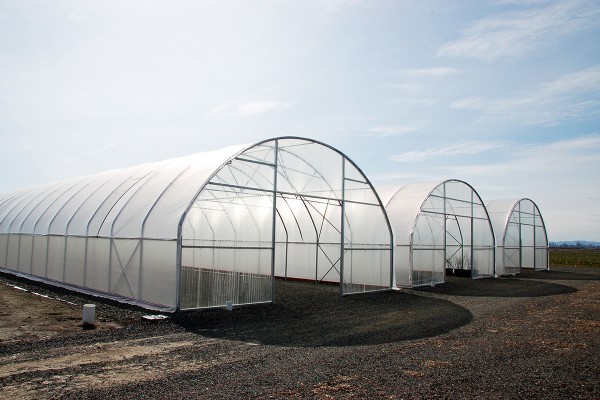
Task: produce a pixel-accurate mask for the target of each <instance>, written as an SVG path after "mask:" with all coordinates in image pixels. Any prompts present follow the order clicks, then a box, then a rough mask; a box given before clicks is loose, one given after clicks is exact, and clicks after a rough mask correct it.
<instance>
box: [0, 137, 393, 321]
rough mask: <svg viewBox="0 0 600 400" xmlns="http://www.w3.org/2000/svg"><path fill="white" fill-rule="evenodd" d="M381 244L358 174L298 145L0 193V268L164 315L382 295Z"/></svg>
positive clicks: (315, 145) (232, 150)
mask: <svg viewBox="0 0 600 400" xmlns="http://www.w3.org/2000/svg"><path fill="white" fill-rule="evenodd" d="M392 237H393V236H392V230H391V226H390V224H389V221H388V219H387V215H386V213H385V209H384V207H383V205H382V203H381V201H380V199H379V197H378V195H377V193H376V192H375V191H374V189H373V187H372V185H371V183H370V182H369V181H368V179H367V178H366V177H365V175H364V174H363V173H362V172H361V170H360V169H359V168H358V167H357V166H356V165H355V164H354V163H353V162H352V161H351V160H349V159H348V158H347V157H346V156H345V155H344V154H343V153H341V152H340V151H339V150H336V149H334V148H332V147H331V146H328V145H326V144H323V143H320V142H317V141H314V140H310V139H305V138H297V137H280V138H274V139H268V140H265V141H262V142H259V143H256V144H253V145H243V146H234V147H228V148H224V149H221V150H216V151H209V152H204V153H198V154H194V155H191V156H188V157H182V158H177V159H171V160H167V161H163V162H158V163H150V164H144V165H140V166H137V167H133V168H126V169H120V170H113V171H108V172H104V173H100V174H97V175H93V176H88V177H83V178H79V179H73V180H70V181H65V182H59V183H54V184H48V185H43V186H38V187H34V188H31V189H26V190H21V191H17V192H13V193H8V194H3V195H0V270H2V271H4V272H10V273H13V274H17V275H22V276H25V277H28V278H30V279H37V280H41V281H43V282H47V283H50V284H54V285H59V286H65V287H68V288H71V289H75V290H79V291H82V292H87V293H93V294H96V295H100V296H105V297H110V298H113V299H116V300H119V301H124V302H129V303H133V304H137V305H140V306H143V307H146V308H150V309H158V310H164V311H175V310H186V309H197V308H207V307H221V306H231V305H241V304H254V303H264V302H272V301H273V299H274V287H275V284H274V281H275V277H282V278H294V279H303V280H311V281H317V282H335V283H338V284H339V287H340V294H342V295H346V294H353V293H362V292H369V291H375V290H385V289H390V288H391V287H392V286H393V262H392V260H393V255H392V242H393V240H392Z"/></svg>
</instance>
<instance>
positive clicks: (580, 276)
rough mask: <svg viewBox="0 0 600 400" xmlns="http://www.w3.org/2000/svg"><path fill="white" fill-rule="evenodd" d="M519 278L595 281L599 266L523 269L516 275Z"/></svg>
mask: <svg viewBox="0 0 600 400" xmlns="http://www.w3.org/2000/svg"><path fill="white" fill-rule="evenodd" d="M517 277H518V278H520V279H549V280H565V281H597V280H600V268H565V267H563V268H561V270H557V271H555V270H550V271H537V272H534V271H524V272H521V273H520V274H519V275H517Z"/></svg>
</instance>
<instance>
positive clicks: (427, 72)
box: [399, 67, 458, 77]
mask: <svg viewBox="0 0 600 400" xmlns="http://www.w3.org/2000/svg"><path fill="white" fill-rule="evenodd" d="M399 72H400V73H401V74H403V75H406V76H411V77H444V76H447V75H452V74H457V73H458V70H457V69H454V68H449V67H437V68H423V69H403V70H400V71H399Z"/></svg>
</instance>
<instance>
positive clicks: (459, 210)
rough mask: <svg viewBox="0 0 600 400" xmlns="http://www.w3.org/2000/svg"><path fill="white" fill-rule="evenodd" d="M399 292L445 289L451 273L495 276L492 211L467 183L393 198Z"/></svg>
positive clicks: (431, 186) (412, 189)
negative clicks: (402, 288)
mask: <svg viewBox="0 0 600 400" xmlns="http://www.w3.org/2000/svg"><path fill="white" fill-rule="evenodd" d="M386 211H387V213H388V215H389V217H390V220H391V222H392V227H393V229H394V231H395V235H396V236H395V273H396V284H397V285H398V286H406V287H412V286H422V285H431V284H438V283H443V282H444V279H445V275H446V269H452V270H468V271H470V273H471V276H472V277H473V278H482V277H490V276H494V251H495V250H494V235H493V231H492V227H491V223H490V220H489V217H488V214H487V211H486V208H485V206H484V204H483V202H482V201H481V198H480V197H479V195H478V194H477V193H476V192H475V190H474V189H473V188H472V187H471V186H469V185H468V184H466V183H465V182H462V181H458V180H448V181H444V182H441V183H419V184H410V185H406V186H403V187H402V188H400V189H399V190H397V191H395V193H393V195H391V196H389V201H387V204H386Z"/></svg>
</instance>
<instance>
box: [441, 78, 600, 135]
mask: <svg viewBox="0 0 600 400" xmlns="http://www.w3.org/2000/svg"><path fill="white" fill-rule="evenodd" d="M599 93H600V66H595V67H592V68H588V69H585V70H583V71H578V72H574V73H571V74H567V75H564V76H561V77H559V78H558V79H556V80H555V81H553V82H550V83H547V84H545V85H541V86H540V87H538V88H537V89H531V90H527V91H526V92H523V94H521V95H519V96H515V97H512V98H500V99H485V98H481V97H470V98H464V99H459V100H456V101H454V102H452V103H451V104H450V108H455V109H471V110H481V111H483V112H485V113H486V114H488V115H495V116H499V117H502V118H503V119H507V118H509V119H514V120H517V121H519V122H522V123H524V124H526V125H556V124H558V123H559V122H560V121H564V120H587V119H591V118H595V117H598V116H600V95H599Z"/></svg>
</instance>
